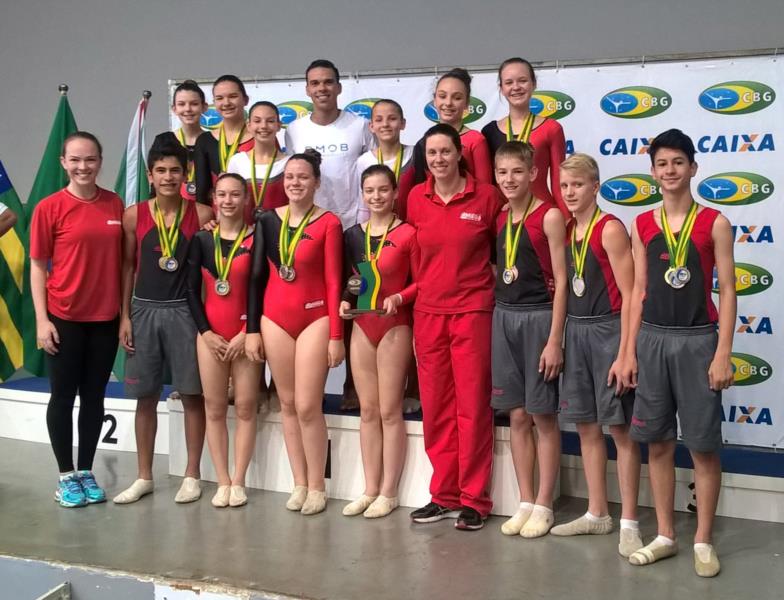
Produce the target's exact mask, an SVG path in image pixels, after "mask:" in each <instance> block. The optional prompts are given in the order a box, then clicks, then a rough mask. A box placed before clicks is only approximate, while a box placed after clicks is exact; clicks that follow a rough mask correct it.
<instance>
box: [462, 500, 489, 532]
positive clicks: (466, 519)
mask: <svg viewBox="0 0 784 600" xmlns="http://www.w3.org/2000/svg"><path fill="white" fill-rule="evenodd" d="M485 519H486V517H483V516H482V515H480V514H479V512H478V511H477V510H474V509H473V508H470V507H468V506H464V507H463V509H462V510H461V511H460V514H459V515H458V517H457V521H455V528H456V529H466V530H468V531H475V530H477V529H482V527H484V526H485Z"/></svg>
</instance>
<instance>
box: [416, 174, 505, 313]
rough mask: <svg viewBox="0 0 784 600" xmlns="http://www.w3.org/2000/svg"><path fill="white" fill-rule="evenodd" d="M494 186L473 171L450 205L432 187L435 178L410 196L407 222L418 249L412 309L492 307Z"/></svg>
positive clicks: (496, 210) (440, 310)
mask: <svg viewBox="0 0 784 600" xmlns="http://www.w3.org/2000/svg"><path fill="white" fill-rule="evenodd" d="M503 202H504V201H503V199H502V197H501V193H500V192H499V191H498V190H497V189H496V188H495V187H493V186H492V185H489V184H486V183H479V182H477V181H476V180H475V179H474V178H473V177H472V176H471V174H468V175H467V176H466V186H465V190H463V192H462V193H460V194H457V195H456V196H455V197H454V198H452V200H450V201H449V203H448V204H444V201H443V200H441V198H439V197H438V195H437V194H436V193H435V191H434V189H433V179H432V178H428V180H427V181H425V182H424V183H420V184H419V185H417V186H415V187H414V188H413V189H412V190H411V193H410V194H409V195H408V222H409V223H411V224H412V225H413V226H414V227H415V228H416V230H417V243H418V245H419V248H420V261H419V270H418V273H417V278H416V283H417V293H418V295H417V299H416V303H415V305H414V308H415V309H416V310H420V311H423V312H428V313H440V314H459V313H464V312H471V311H478V310H480V311H491V310H493V305H494V299H493V287H494V285H495V279H494V278H493V270H492V267H491V266H490V259H491V255H492V249H493V245H494V243H495V232H496V219H497V217H498V213H499V212H500V210H501V206H502V204H503Z"/></svg>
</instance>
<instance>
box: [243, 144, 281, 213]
mask: <svg viewBox="0 0 784 600" xmlns="http://www.w3.org/2000/svg"><path fill="white" fill-rule="evenodd" d="M248 154H249V155H250V189H251V191H252V192H253V202H254V206H255V207H256V208H259V207H261V205H262V204H263V203H264V194H266V193H267V183H268V182H269V178H270V173H272V166H273V165H274V164H275V159H276V158H277V156H278V149H277V148H275V152H273V153H272V158H271V159H270V162H269V164H268V165H267V172H266V173H265V174H264V179H263V181H262V182H261V189H259V188H258V186H257V185H256V147H255V146H254V147H253V148H252V149H251V151H250V152H249V153H248Z"/></svg>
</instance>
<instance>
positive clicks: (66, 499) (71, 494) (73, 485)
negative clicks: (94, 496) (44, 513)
mask: <svg viewBox="0 0 784 600" xmlns="http://www.w3.org/2000/svg"><path fill="white" fill-rule="evenodd" d="M54 499H55V501H57V502H59V503H60V506H64V507H66V508H73V507H75V506H87V497H86V496H85V495H84V491H83V490H82V484H81V483H79V478H78V477H77V476H76V475H71V476H70V477H66V478H65V479H61V480H60V481H59V483H58V484H57V489H56V490H55V492H54Z"/></svg>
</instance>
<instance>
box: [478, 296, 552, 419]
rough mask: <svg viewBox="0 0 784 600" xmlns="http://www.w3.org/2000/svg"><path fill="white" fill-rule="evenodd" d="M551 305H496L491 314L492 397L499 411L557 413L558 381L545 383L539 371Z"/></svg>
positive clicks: (548, 327)
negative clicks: (519, 409) (514, 409)
mask: <svg viewBox="0 0 784 600" xmlns="http://www.w3.org/2000/svg"><path fill="white" fill-rule="evenodd" d="M552 319H553V305H552V304H539V305H529V306H510V305H505V304H501V303H499V302H496V305H495V310H494V311H493V346H492V361H491V363H492V368H493V396H492V400H491V405H492V407H493V408H496V409H500V410H511V409H513V408H524V409H525V410H526V412H528V413H530V414H538V415H554V414H555V413H556V412H558V378H556V379H554V380H552V381H549V382H545V380H544V379H543V378H542V374H541V373H540V372H539V357H541V355H542V350H544V347H545V344H547V338H548V337H550V325H551V323H552Z"/></svg>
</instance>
